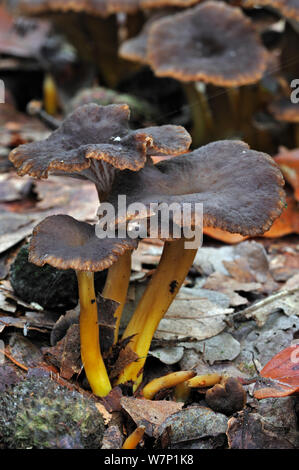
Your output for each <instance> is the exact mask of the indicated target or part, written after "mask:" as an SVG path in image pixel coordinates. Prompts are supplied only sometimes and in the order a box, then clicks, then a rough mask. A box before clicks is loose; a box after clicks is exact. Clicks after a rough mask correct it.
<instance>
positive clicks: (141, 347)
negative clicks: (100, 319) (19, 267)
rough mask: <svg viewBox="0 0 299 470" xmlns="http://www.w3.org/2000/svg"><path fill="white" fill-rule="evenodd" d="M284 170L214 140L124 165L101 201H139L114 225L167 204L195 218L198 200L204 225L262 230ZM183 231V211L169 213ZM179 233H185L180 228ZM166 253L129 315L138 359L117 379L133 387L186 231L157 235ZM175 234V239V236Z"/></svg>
mask: <svg viewBox="0 0 299 470" xmlns="http://www.w3.org/2000/svg"><path fill="white" fill-rule="evenodd" d="M283 184H284V181H283V178H282V175H281V173H280V171H279V169H278V167H277V165H276V164H275V162H274V161H273V159H272V158H271V157H269V156H268V155H266V154H264V153H260V152H256V151H253V150H250V149H249V148H248V146H247V145H246V144H245V143H243V142H239V141H219V142H214V143H211V144H208V145H206V146H204V147H201V148H199V149H197V150H194V151H193V152H191V153H189V154H186V155H181V156H177V157H174V158H171V159H167V160H164V161H162V162H160V163H158V164H156V165H153V164H151V163H150V162H148V163H147V164H146V165H145V167H144V168H142V169H141V170H140V171H138V172H135V173H132V172H131V171H129V170H127V171H124V172H121V173H119V174H118V175H117V177H116V178H115V181H114V184H113V188H112V191H111V193H110V195H109V197H108V199H107V201H108V202H110V203H111V204H112V205H113V206H114V207H117V200H118V195H119V194H121V193H122V194H125V195H126V204H127V208H129V207H130V205H131V204H133V203H136V202H138V203H142V204H143V207H144V209H143V211H139V213H138V214H133V212H130V211H128V210H127V213H126V219H124V216H123V215H122V214H120V213H118V212H117V213H116V218H115V223H116V224H118V223H123V222H128V221H134V220H136V219H139V220H140V219H142V218H149V220H151V218H152V217H153V212H154V210H153V205H156V206H155V207H156V209H155V210H156V212H157V210H158V209H157V207H159V205H160V207H161V204H162V203H166V205H167V207H168V208H171V204H173V203H176V204H177V205H178V206H179V207H180V208H181V210H183V208H184V204H187V205H189V207H191V219H190V222H191V225H192V226H193V227H195V226H196V224H200V222H201V221H198V220H197V218H196V203H199V204H202V205H203V225H204V226H208V227H216V228H220V229H223V230H227V231H229V232H233V233H239V234H241V235H252V236H256V235H260V234H262V233H264V232H265V231H267V230H268V229H269V228H270V226H271V224H272V222H273V221H274V220H275V219H276V218H277V217H278V216H279V215H280V213H281V211H282V209H283V207H284V192H283V189H282V186H283ZM173 220H174V222H175V223H176V224H177V225H178V226H179V228H180V229H184V220H182V218H181V216H179V217H176V218H175V217H173ZM184 234H185V232H184ZM160 236H161V237H162V238H164V239H166V241H165V246H164V251H163V254H162V257H161V260H160V263H159V266H158V268H157V270H156V272H155V273H154V275H153V277H152V278H151V281H150V282H149V284H148V286H147V289H146V290H145V292H144V294H143V296H142V298H141V300H140V302H139V304H138V306H137V308H136V310H135V312H134V314H133V317H132V318H131V320H130V322H129V324H128V326H127V328H126V330H125V332H124V335H123V338H128V337H130V336H132V335H134V337H133V339H132V340H131V342H130V344H129V345H128V347H130V348H131V349H132V350H133V351H134V352H135V353H136V354H137V355H138V356H139V358H140V359H139V361H138V362H134V363H132V364H130V365H129V366H127V367H126V368H125V370H124V371H123V373H122V374H121V376H120V377H119V379H118V382H119V383H122V382H126V381H128V380H133V381H134V382H135V387H136V386H137V385H138V384H140V382H141V380H142V373H141V370H142V368H143V366H144V363H145V360H146V356H147V353H148V350H149V347H150V344H151V341H152V337H153V335H154V333H155V331H156V329H157V327H158V324H159V322H160V320H161V319H162V318H163V316H164V314H165V312H166V311H167V309H168V308H169V306H170V304H171V302H172V301H173V299H174V298H175V296H176V294H177V292H178V290H179V288H180V286H181V285H182V283H183V281H184V279H185V277H186V275H187V273H188V271H189V268H190V266H191V265H192V263H193V260H194V257H195V255H196V252H197V248H196V247H195V248H191V249H188V248H190V247H188V248H186V247H185V241H186V239H185V238H184V235H183V234H182V232H180V233H179V235H176V236H174V234H171V233H170V234H169V235H168V237H166V236H165V235H164V236H163V234H162V235H161V234H160ZM177 237H179V238H177Z"/></svg>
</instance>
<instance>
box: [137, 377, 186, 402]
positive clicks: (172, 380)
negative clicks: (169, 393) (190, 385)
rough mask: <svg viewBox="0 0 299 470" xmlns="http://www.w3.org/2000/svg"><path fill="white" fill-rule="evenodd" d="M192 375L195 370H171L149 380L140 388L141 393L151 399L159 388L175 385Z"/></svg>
mask: <svg viewBox="0 0 299 470" xmlns="http://www.w3.org/2000/svg"><path fill="white" fill-rule="evenodd" d="M194 375H195V372H193V371H192V370H181V371H179V372H172V373H170V374H167V375H164V376H163V377H159V378H157V379H154V380H152V381H151V382H149V383H148V384H147V385H146V386H145V387H144V389H143V390H142V395H143V396H144V398H147V399H148V400H151V399H152V398H154V396H155V395H156V393H158V392H159V391H160V390H163V389H164V388H170V387H175V386H176V385H178V384H181V383H182V382H185V381H186V380H189V379H191V378H192V377H194Z"/></svg>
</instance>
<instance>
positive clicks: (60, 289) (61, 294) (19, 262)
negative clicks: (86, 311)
mask: <svg viewBox="0 0 299 470" xmlns="http://www.w3.org/2000/svg"><path fill="white" fill-rule="evenodd" d="M10 281H11V284H12V287H13V289H14V291H15V292H16V294H17V295H18V296H19V297H21V299H23V300H25V301H26V302H28V303H30V302H37V303H38V304H40V305H41V306H42V307H44V308H48V309H55V308H63V309H66V310H67V309H71V308H74V307H75V306H76V305H77V302H78V286H77V279H76V274H75V272H74V271H72V270H71V269H69V270H65V271H63V270H59V269H55V268H53V267H52V266H49V265H45V266H43V267H42V268H41V267H39V266H35V265H34V264H32V263H29V261H28V245H24V246H23V247H22V248H21V249H20V251H19V253H18V255H17V257H16V259H15V261H14V263H13V264H12V267H11V270H10Z"/></svg>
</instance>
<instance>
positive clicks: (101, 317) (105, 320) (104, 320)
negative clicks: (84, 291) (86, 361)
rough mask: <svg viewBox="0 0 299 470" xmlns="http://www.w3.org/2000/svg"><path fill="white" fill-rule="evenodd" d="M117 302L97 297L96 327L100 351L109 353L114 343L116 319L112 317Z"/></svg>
mask: <svg viewBox="0 0 299 470" xmlns="http://www.w3.org/2000/svg"><path fill="white" fill-rule="evenodd" d="M118 306H119V302H115V301H114V300H111V299H105V297H102V296H101V295H100V294H99V295H98V296H97V307H98V325H99V330H100V344H101V347H102V351H109V349H110V348H111V347H112V345H113V343H114V332H115V325H116V317H115V316H114V314H115V311H116V310H117V307H118Z"/></svg>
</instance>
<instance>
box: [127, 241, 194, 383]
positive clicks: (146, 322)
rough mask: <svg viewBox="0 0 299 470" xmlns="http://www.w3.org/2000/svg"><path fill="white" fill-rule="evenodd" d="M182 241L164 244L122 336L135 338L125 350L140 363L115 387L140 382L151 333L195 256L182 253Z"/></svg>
mask: <svg viewBox="0 0 299 470" xmlns="http://www.w3.org/2000/svg"><path fill="white" fill-rule="evenodd" d="M185 241H186V240H185V238H180V239H179V240H176V241H173V242H165V245H164V250H163V253H162V256H161V260H160V263H159V266H158V268H157V270H156V272H155V273H154V275H153V277H152V279H151V280H150V282H149V284H148V286H147V288H146V290H145V292H144V293H143V296H142V297H141V299H140V302H139V304H138V306H137V308H136V310H135V312H134V314H133V316H132V318H131V320H130V322H129V324H128V326H127V328H126V330H125V332H124V334H123V338H127V337H129V336H132V335H135V336H134V338H133V339H132V340H131V342H130V344H129V346H128V347H130V348H131V349H132V350H133V351H134V352H135V353H136V354H137V355H138V356H139V358H140V359H139V361H137V362H132V363H131V364H129V365H128V366H127V367H125V369H124V370H123V372H122V373H121V375H120V377H119V379H118V383H125V382H127V381H129V380H132V381H134V382H135V388H137V386H138V385H139V384H140V383H141V381H142V374H141V370H142V368H143V366H144V363H145V360H146V356H147V353H148V351H149V348H150V344H151V342H152V338H153V336H154V333H155V331H156V329H157V327H158V325H159V323H160V320H162V318H163V316H164V314H165V313H166V312H167V310H168V308H169V306H170V305H171V303H172V301H173V300H174V298H175V296H176V294H177V292H178V290H179V288H180V287H181V285H182V284H183V282H184V280H185V278H186V276H187V274H188V271H189V269H190V267H191V266H192V263H193V260H194V257H195V255H196V252H197V249H185V247H184V243H185Z"/></svg>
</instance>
